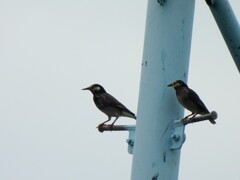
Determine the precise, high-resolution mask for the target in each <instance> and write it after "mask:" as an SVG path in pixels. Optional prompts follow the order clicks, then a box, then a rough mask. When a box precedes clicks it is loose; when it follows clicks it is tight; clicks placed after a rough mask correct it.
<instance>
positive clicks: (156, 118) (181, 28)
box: [131, 0, 195, 180]
mask: <svg viewBox="0 0 240 180" xmlns="http://www.w3.org/2000/svg"><path fill="white" fill-rule="evenodd" d="M161 3H163V5H160V4H159V3H158V2H157V0H149V1H148V10H147V22H146V32H145V43H144V53H143V60H142V72H141V83H140V95H139V104H138V113H137V124H136V134H135V143H134V149H133V163H132V175H131V180H157V179H158V180H177V179H178V169H179V159H180V147H181V145H180V146H179V145H178V144H175V143H174V142H173V140H174V139H175V138H176V136H174V134H176V133H177V134H179V135H180V136H181V137H182V138H184V126H182V128H180V129H179V128H178V129H175V130H174V121H175V120H178V119H181V118H182V117H183V113H184V109H183V108H182V107H181V106H180V104H179V103H178V102H177V99H176V96H175V92H174V89H173V88H169V87H167V85H168V84H170V83H171V82H173V81H175V80H177V79H182V80H184V81H187V76H188V65H189V56H190V47H191V36H192V24H193V14H194V3H195V1H194V0H182V1H171V0H166V1H161Z"/></svg>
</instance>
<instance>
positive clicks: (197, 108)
mask: <svg viewBox="0 0 240 180" xmlns="http://www.w3.org/2000/svg"><path fill="white" fill-rule="evenodd" d="M170 86H172V87H173V88H174V89H175V91H176V96H177V99H178V101H179V102H180V104H181V105H182V106H183V107H185V108H186V109H188V110H189V111H191V112H192V114H190V115H188V116H186V117H185V118H184V119H186V118H188V117H190V116H192V118H194V117H195V116H196V115H197V114H201V115H204V114H209V113H210V112H209V111H208V109H207V107H206V106H205V105H204V103H203V102H202V100H201V99H200V98H199V96H198V95H197V93H195V92H194V91H193V90H192V89H190V88H189V87H188V86H187V84H185V83H184V82H183V81H181V80H177V81H175V82H173V83H171V84H169V85H168V87H170ZM209 121H210V122H211V123H212V124H216V122H215V121H214V120H209Z"/></svg>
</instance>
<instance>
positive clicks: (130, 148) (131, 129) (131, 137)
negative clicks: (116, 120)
mask: <svg viewBox="0 0 240 180" xmlns="http://www.w3.org/2000/svg"><path fill="white" fill-rule="evenodd" d="M135 129H136V126H135V125H115V126H110V125H103V126H99V127H98V131H99V132H101V133H102V132H104V131H128V132H129V135H128V139H127V140H126V142H127V143H128V153H129V154H133V147H134V137H135Z"/></svg>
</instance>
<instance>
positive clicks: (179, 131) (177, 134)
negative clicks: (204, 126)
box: [171, 111, 218, 150]
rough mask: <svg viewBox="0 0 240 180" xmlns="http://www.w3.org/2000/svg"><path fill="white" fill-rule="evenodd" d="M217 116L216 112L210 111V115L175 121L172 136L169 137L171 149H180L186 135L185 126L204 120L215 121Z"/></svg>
mask: <svg viewBox="0 0 240 180" xmlns="http://www.w3.org/2000/svg"><path fill="white" fill-rule="evenodd" d="M217 117H218V115H217V112H216V111H212V112H211V113H210V114H206V115H202V116H197V117H195V118H193V119H192V118H188V119H185V120H176V121H175V122H174V125H173V129H174V130H173V131H174V132H173V134H172V136H171V149H172V150H174V149H180V148H181V147H182V145H183V143H184V142H185V139H186V135H185V133H184V128H185V126H186V125H187V124H190V123H196V122H200V121H206V120H209V119H211V120H215V119H217Z"/></svg>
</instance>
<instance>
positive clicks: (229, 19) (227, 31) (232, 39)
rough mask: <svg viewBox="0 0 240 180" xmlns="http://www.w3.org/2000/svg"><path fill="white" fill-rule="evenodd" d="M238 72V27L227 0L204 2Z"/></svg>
mask: <svg viewBox="0 0 240 180" xmlns="http://www.w3.org/2000/svg"><path fill="white" fill-rule="evenodd" d="M206 2H207V4H208V5H209V8H210V10H211V12H212V14H213V17H214V18H215V21H216V23H217V25H218V27H219V29H220V31H221V33H222V36H223V38H224V40H225V42H226V44H227V46H228V49H229V51H230V53H231V55H232V57H233V59H234V61H235V64H236V66H237V68H238V71H239V72H240V26H239V23H238V21H237V19H236V17H235V15H234V12H233V10H232V8H231V5H230V4H229V2H228V0H206Z"/></svg>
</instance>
